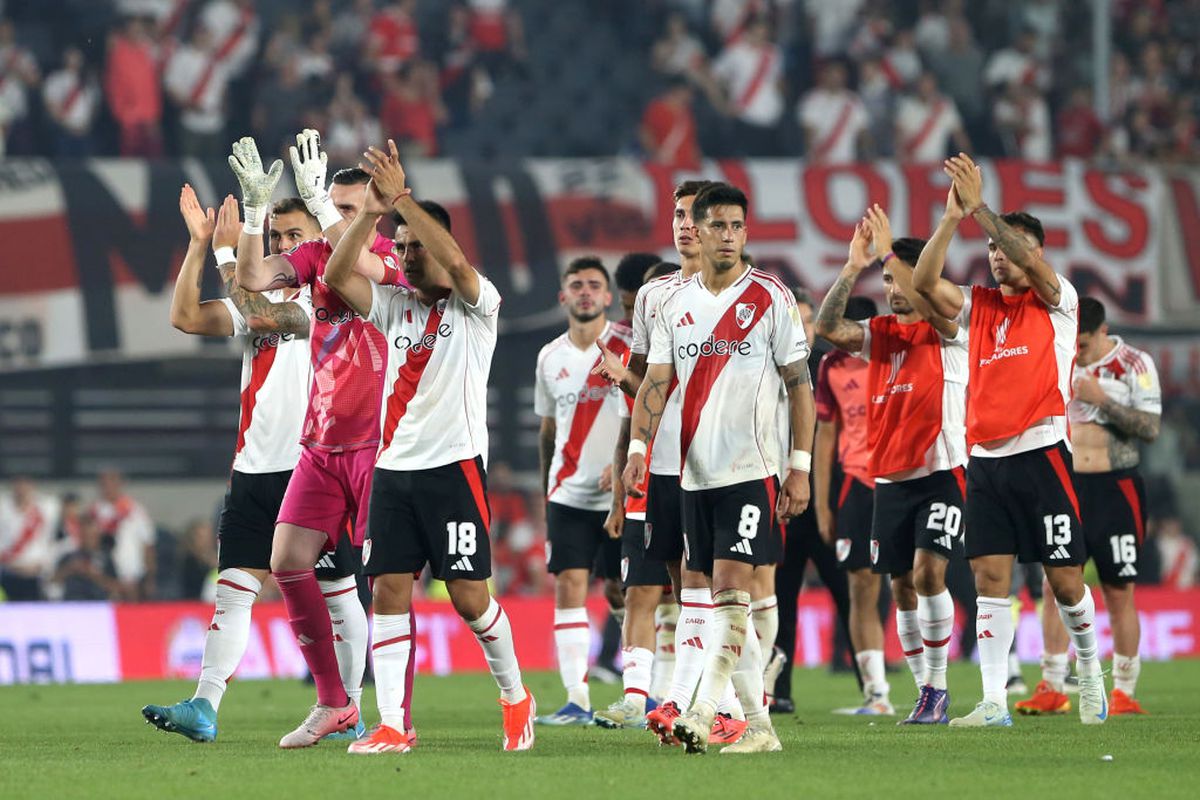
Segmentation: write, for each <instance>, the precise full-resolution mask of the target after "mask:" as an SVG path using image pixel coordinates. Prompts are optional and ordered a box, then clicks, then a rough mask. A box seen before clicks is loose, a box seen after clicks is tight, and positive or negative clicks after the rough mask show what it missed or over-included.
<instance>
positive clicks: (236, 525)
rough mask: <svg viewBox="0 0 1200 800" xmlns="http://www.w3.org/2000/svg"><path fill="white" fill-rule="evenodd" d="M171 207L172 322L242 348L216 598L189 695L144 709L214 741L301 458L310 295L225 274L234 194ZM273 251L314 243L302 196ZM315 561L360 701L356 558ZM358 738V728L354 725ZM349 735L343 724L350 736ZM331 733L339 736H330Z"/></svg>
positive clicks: (363, 636) (345, 676)
mask: <svg viewBox="0 0 1200 800" xmlns="http://www.w3.org/2000/svg"><path fill="white" fill-rule="evenodd" d="M179 210H180V213H181V214H182V215H183V219H184V222H185V223H186V224H187V228H188V233H189V234H190V236H191V239H190V241H189V243H188V250H187V254H186V256H185V257H184V260H183V265H182V266H181V267H180V270H179V276H178V278H177V279H176V281H175V294H174V297H173V298H172V301H171V324H172V325H174V326H175V327H176V328H178V329H179V330H181V331H183V332H184V333H190V334H194V335H198V336H234V337H237V338H238V340H239V342H240V344H241V345H242V404H241V419H240V421H239V423H238V437H237V446H236V450H235V451H234V457H233V470H232V472H231V474H230V476H229V491H228V493H227V494H226V496H225V504H224V507H223V508H222V510H221V521H220V525H219V527H218V531H217V533H218V537H219V540H220V547H219V548H218V563H217V569H218V573H217V598H216V608H215V609H214V611H213V619H212V624H211V625H209V628H208V632H207V633H206V634H205V640H204V655H203V658H202V661H201V667H200V680H199V683H198V684H197V686H196V692H195V694H194V695H193V696H192V698H191V699H189V700H183V701H181V702H179V703H176V704H174V705H170V706H156V705H148V706H146V707H144V708H143V709H142V716H144V717H145V718H146V720H147V721H148V722H150V723H151V724H153V725H155V726H156V727H158V728H160V729H162V730H164V731H169V732H172V733H179V734H182V735H183V736H186V737H188V738H189V739H192V740H194V741H199V742H211V741H212V740H214V739H215V738H216V737H217V712H218V710H219V708H220V705H221V699H222V697H223V696H224V694H225V689H226V686H227V684H228V682H229V679H230V677H232V675H233V673H234V671H235V670H236V669H237V666H238V663H239V662H240V661H241V659H242V655H243V654H244V653H245V651H246V643H247V641H248V639H249V636H250V616H251V606H252V605H253V604H254V601H255V599H256V598H257V597H258V593H259V591H260V590H261V588H262V583H263V581H264V580H266V577H267V574H268V573H269V571H270V564H271V538H272V533H273V531H274V529H275V516H276V514H277V513H278V512H279V505H280V503H281V502H282V501H283V494H284V491H285V490H286V489H287V485H288V479H289V478H290V477H291V474H292V470H293V469H294V468H295V466H296V462H297V461H298V460H299V458H300V427H301V425H302V424H303V422H304V396H305V393H306V392H307V391H308V384H309V380H310V379H311V377H312V366H311V364H310V362H309V357H308V344H307V342H306V341H305V340H306V339H307V338H308V332H309V315H310V314H311V313H312V299H311V293H310V291H309V289H308V287H302V288H300V289H289V290H283V289H276V290H272V291H270V292H266V293H263V294H257V293H254V292H247V291H245V290H244V289H242V288H240V287H239V286H238V285H237V284H236V282H235V281H234V263H235V261H236V258H235V256H234V246H235V245H236V244H237V241H238V234H239V232H240V223H239V221H238V209H237V201H236V200H234V199H233V198H232V197H227V198H226V199H225V202H224V203H223V204H222V205H221V208H220V211H219V213H218V214H217V216H216V218H215V219H214V217H213V211H212V209H208V211H207V213H206V212H205V210H204V209H203V208H201V206H200V202H199V201H198V200H197V198H196V193H195V191H193V189H192V187H191V186H189V185H187V184H184V187H183V190H182V191H181V192H180V195H179ZM270 230H271V237H270V238H271V245H270V247H271V252H272V253H273V254H278V253H279V252H280V250H281V248H284V247H292V246H295V245H297V244H299V243H300V242H304V241H308V240H312V239H316V238H318V237H320V235H321V232H320V230H319V229H318V228H317V221H316V219H315V218H314V217H313V216H312V215H310V214H309V213H308V211H307V210H306V209H305V207H304V204H303V202H301V201H300V199H299V198H288V199H285V200H280V201H279V202H277V203H275V204H274V205H273V206H272V209H271V216H270ZM210 243H211V244H212V249H213V253H214V254H215V256H216V259H217V268H218V269H219V270H220V272H221V282H222V283H223V284H224V286H225V292H226V295H227V296H226V297H225V298H223V299H221V300H209V301H206V302H201V301H200V285H201V283H202V280H201V270H202V269H203V268H204V260H205V254H206V251H207V250H208V249H209V245H210ZM322 562H323V563H318V565H317V567H316V574H317V576H318V581H319V585H320V588H321V593H322V595H323V597H324V599H325V606H326V608H327V609H328V615H329V617H330V619H331V621H332V626H333V630H334V631H335V632H336V645H335V651H336V656H337V660H338V666H339V669H340V674H341V677H342V683H343V688H344V689H345V690H346V692H347V693H348V694H351V695H352V696H354V697H357V696H358V695H359V694H360V693H361V691H362V674H363V669H364V667H365V665H366V656H367V654H366V648H367V617H366V613H365V612H364V611H363V607H362V605H361V604H360V603H359V600H358V593H357V584H356V581H355V578H354V574H355V571H356V559H355V558H354V553H353V551H352V550H351V549H350V543H349V541H345V542H343V543H342V546H339V547H338V549H337V551H336V553H335V554H331V555H329V556H327V557H326V558H323V559H322ZM358 732H359V733H361V729H360V730H359V731H358ZM354 733H355V731H354V730H353V729H351V731H350V735H354ZM335 735H337V734H335Z"/></svg>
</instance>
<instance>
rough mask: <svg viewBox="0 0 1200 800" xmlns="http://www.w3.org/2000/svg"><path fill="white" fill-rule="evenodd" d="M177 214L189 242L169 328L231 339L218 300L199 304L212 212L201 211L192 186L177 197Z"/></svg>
mask: <svg viewBox="0 0 1200 800" xmlns="http://www.w3.org/2000/svg"><path fill="white" fill-rule="evenodd" d="M179 213H180V214H181V215H182V216H183V221H184V223H185V224H186V225H187V229H188V234H189V235H190V237H191V238H190V240H189V241H188V249H187V255H185V256H184V257H183V265H182V266H180V268H179V275H178V276H177V277H176V278H175V293H174V294H173V295H172V296H171V325H172V326H173V327H175V328H177V329H178V330H181V331H183V332H184V333H191V334H195V335H198V336H232V335H233V318H232V317H231V316H230V315H229V309H228V308H226V307H225V304H224V303H222V302H220V301H219V300H209V301H208V302H203V303H202V302H200V289H201V287H202V286H203V284H204V262H205V260H206V259H207V257H208V246H209V243H210V242H212V238H213V229H214V227H215V224H216V222H215V219H214V218H213V211H212V209H211V208H210V209H208V210H207V211H205V209H203V208H201V207H200V201H199V200H198V199H196V193H195V192H194V191H193V190H192V187H191V186H188V185H186V184H185V185H184V187H183V189H182V191H180V193H179Z"/></svg>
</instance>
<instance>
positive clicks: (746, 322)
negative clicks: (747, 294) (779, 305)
mask: <svg viewBox="0 0 1200 800" xmlns="http://www.w3.org/2000/svg"><path fill="white" fill-rule="evenodd" d="M756 310H758V306H757V305H755V304H754V303H738V304H737V305H735V306H734V307H733V321H734V322H736V323H737V326H738V327H739V328H741V329H742V330H746V328H749V327H750V323H751V322H753V321H754V312H755V311H756Z"/></svg>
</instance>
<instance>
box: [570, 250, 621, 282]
mask: <svg viewBox="0 0 1200 800" xmlns="http://www.w3.org/2000/svg"><path fill="white" fill-rule="evenodd" d="M588 269H594V270H599V271H600V272H601V273H602V274H603V275H604V285H605V286H611V285H612V280H611V279H610V278H609V277H608V269H607V268H606V267H605V266H604V262H603V261H601V260H600V259H599V257H597V256H580V257H579V258H576V259H572V261H571V263H570V264H567V268H566V269H565V270H563V274H562V276H563V280H566V278H567V276H568V275H574V274H575V273H577V272H583V271H584V270H588Z"/></svg>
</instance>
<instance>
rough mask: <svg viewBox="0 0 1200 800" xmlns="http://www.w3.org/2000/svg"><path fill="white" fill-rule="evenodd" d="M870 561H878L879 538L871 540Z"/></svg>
mask: <svg viewBox="0 0 1200 800" xmlns="http://www.w3.org/2000/svg"><path fill="white" fill-rule="evenodd" d="M871 563H872V564H878V563H879V540H878V539H872V540H871Z"/></svg>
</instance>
